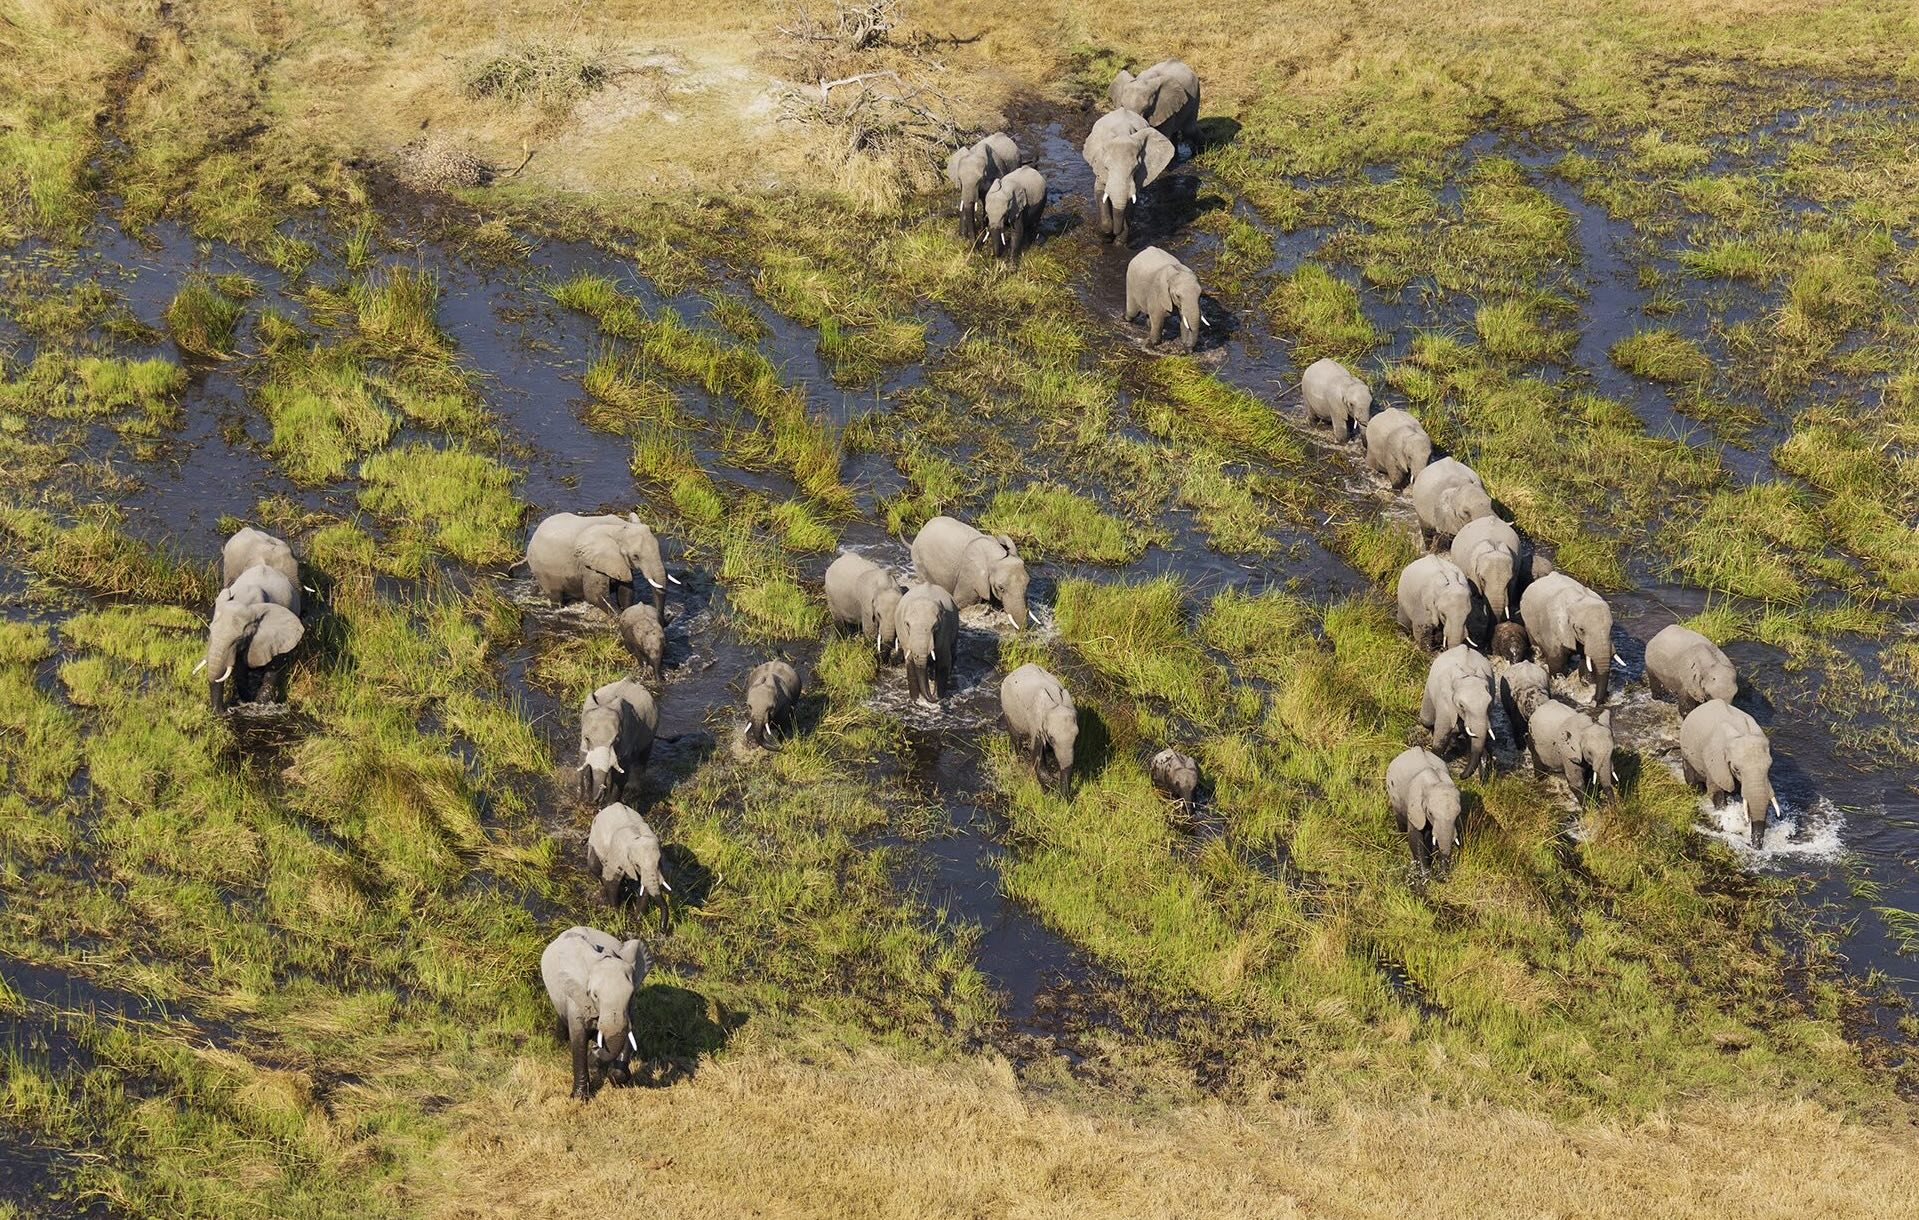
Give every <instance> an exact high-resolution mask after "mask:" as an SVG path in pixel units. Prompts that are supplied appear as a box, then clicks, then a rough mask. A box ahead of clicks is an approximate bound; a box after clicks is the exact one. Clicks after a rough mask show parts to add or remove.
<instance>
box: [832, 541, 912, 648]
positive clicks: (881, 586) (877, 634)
mask: <svg viewBox="0 0 1919 1220" xmlns="http://www.w3.org/2000/svg"><path fill="white" fill-rule="evenodd" d="M899 605H900V584H899V581H897V580H895V579H893V574H892V573H891V572H889V571H887V570H886V569H885V568H882V567H881V566H880V565H878V564H876V563H874V562H873V561H872V560H870V559H868V558H866V557H865V556H864V555H855V554H854V553H853V552H851V551H848V552H846V553H845V554H843V555H841V556H840V557H839V558H838V559H835V560H834V561H833V563H832V566H831V567H829V568H827V569H826V606H827V609H829V610H831V611H832V612H833V621H834V622H836V623H838V624H839V625H840V626H842V627H853V628H856V629H857V630H858V631H859V633H860V634H861V635H862V636H864V637H866V638H867V639H870V640H872V641H873V651H874V652H876V653H877V654H878V655H879V657H880V659H881V660H882V661H883V660H885V659H886V658H888V657H890V656H891V655H892V654H893V652H894V651H895V649H896V648H897V646H898V634H897V623H896V622H895V615H896V614H897V613H898V611H899Z"/></svg>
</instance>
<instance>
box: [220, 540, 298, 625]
mask: <svg viewBox="0 0 1919 1220" xmlns="http://www.w3.org/2000/svg"><path fill="white" fill-rule="evenodd" d="M262 563H263V564H265V565H267V566H268V567H269V568H272V569H273V570H274V571H276V572H278V573H279V574H280V575H282V576H284V577H286V578H287V580H288V582H290V583H291V584H292V585H293V587H294V588H295V589H298V588H300V587H301V585H300V561H299V560H297V559H295V558H294V557H293V548H292V547H290V546H288V545H287V544H286V543H285V542H282V541H281V540H280V539H278V538H275V537H274V536H273V535H272V534H269V533H266V532H265V531H263V530H256V529H254V528H253V527H252V526H250V525H248V526H242V527H241V528H240V529H239V530H237V531H236V532H235V533H234V535H233V537H231V538H229V539H227V540H226V544H225V545H224V546H222V547H221V548H220V585H221V587H222V588H228V587H231V586H232V584H233V582H234V581H235V580H236V579H238V578H239V576H240V573H242V572H244V571H246V570H247V569H248V568H251V567H253V566H254V565H255V564H262ZM293 612H294V613H295V614H298V613H299V612H300V611H299V609H298V608H297V607H296V608H295V609H294V611H293Z"/></svg>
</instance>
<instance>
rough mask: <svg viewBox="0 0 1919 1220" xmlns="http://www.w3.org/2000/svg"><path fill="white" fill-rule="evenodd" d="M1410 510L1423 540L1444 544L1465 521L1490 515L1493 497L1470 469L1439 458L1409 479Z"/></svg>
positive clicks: (1462, 526)
mask: <svg viewBox="0 0 1919 1220" xmlns="http://www.w3.org/2000/svg"><path fill="white" fill-rule="evenodd" d="M1410 494H1411V495H1412V498H1413V511H1414V512H1416V513H1418V514H1419V529H1420V533H1421V534H1422V535H1423V536H1424V537H1425V538H1426V540H1427V541H1429V542H1432V541H1437V542H1439V543H1440V544H1441V545H1445V544H1447V543H1449V542H1451V541H1452V538H1453V535H1455V534H1457V533H1459V531H1460V530H1461V529H1463V528H1464V527H1465V525H1466V523H1467V522H1469V521H1476V520H1478V519H1479V518H1480V517H1490V516H1492V515H1493V498H1492V496H1490V495H1488V494H1487V492H1486V485H1485V483H1483V482H1481V481H1480V478H1479V475H1478V474H1477V473H1476V472H1474V470H1473V468H1472V467H1470V466H1468V465H1466V464H1465V463H1463V462H1460V461H1456V460H1454V459H1453V458H1440V459H1439V460H1438V461H1437V462H1432V463H1430V464H1428V465H1427V466H1426V468H1425V469H1423V470H1421V471H1420V472H1419V473H1418V474H1417V475H1414V476H1413V483H1412V491H1411V493H1410Z"/></svg>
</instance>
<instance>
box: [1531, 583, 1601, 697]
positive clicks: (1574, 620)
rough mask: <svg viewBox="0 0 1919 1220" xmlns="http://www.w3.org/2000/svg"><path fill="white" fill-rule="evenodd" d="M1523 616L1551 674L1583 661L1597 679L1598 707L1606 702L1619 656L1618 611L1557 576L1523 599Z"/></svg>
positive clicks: (1535, 586)
mask: <svg viewBox="0 0 1919 1220" xmlns="http://www.w3.org/2000/svg"><path fill="white" fill-rule="evenodd" d="M1519 617H1520V619H1521V621H1523V622H1524V623H1525V624H1526V634H1527V635H1529V636H1531V637H1532V642H1533V649H1534V651H1535V652H1536V653H1537V654H1538V656H1539V660H1540V663H1541V664H1543V665H1544V666H1545V667H1546V672H1547V673H1550V674H1563V673H1567V672H1570V671H1571V670H1572V668H1573V658H1574V657H1575V656H1578V657H1583V659H1584V661H1585V666H1586V671H1587V672H1588V673H1590V674H1591V675H1592V682H1593V706H1594V707H1599V706H1601V705H1603V704H1604V703H1605V702H1606V686H1607V682H1608V680H1609V679H1610V677H1611V674H1612V666H1613V663H1614V662H1615V661H1617V660H1618V659H1619V658H1618V656H1617V654H1615V653H1614V652H1613V650H1612V607H1611V606H1608V605H1607V604H1606V599H1605V598H1603V597H1601V596H1599V594H1597V593H1595V592H1593V591H1592V590H1591V589H1588V588H1587V587H1586V586H1585V585H1582V584H1580V583H1579V582H1578V581H1576V580H1574V579H1573V578H1572V577H1570V576H1568V575H1566V574H1565V573H1564V572H1551V573H1548V574H1547V575H1545V576H1543V577H1541V578H1540V579H1538V580H1535V581H1533V582H1532V583H1531V584H1529V585H1527V586H1526V591H1525V592H1524V593H1522V594H1520V595H1519Z"/></svg>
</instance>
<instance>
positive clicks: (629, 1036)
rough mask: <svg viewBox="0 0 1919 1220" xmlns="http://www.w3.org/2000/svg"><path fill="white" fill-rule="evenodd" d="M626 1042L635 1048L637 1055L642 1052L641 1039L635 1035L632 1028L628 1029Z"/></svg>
mask: <svg viewBox="0 0 1919 1220" xmlns="http://www.w3.org/2000/svg"><path fill="white" fill-rule="evenodd" d="M626 1044H627V1045H628V1046H630V1047H632V1048H633V1053H634V1054H636V1055H637V1054H639V1053H640V1043H639V1040H638V1039H637V1038H635V1037H634V1036H633V1031H632V1030H630V1029H629V1030H627V1031H626Z"/></svg>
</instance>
